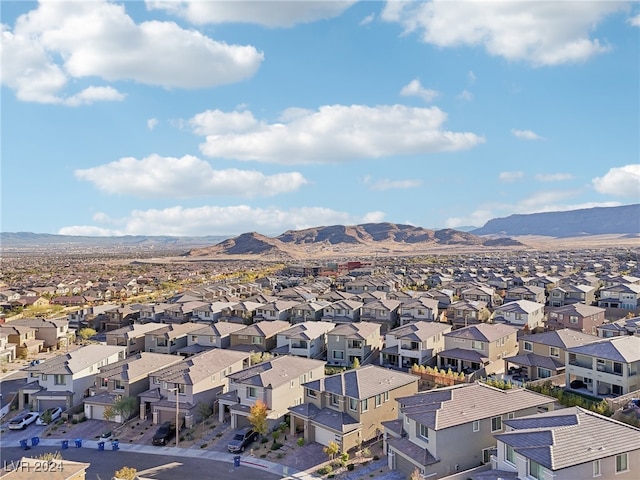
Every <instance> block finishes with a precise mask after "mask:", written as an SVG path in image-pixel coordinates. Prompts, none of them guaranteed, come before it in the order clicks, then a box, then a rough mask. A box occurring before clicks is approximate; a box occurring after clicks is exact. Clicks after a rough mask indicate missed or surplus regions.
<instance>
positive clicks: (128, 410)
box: [113, 397, 138, 423]
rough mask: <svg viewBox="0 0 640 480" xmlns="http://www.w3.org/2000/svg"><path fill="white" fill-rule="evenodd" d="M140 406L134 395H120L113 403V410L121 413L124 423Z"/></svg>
mask: <svg viewBox="0 0 640 480" xmlns="http://www.w3.org/2000/svg"><path fill="white" fill-rule="evenodd" d="M137 408H138V401H137V400H136V399H135V398H134V397H120V398H119V399H118V400H116V401H115V403H114V404H113V411H114V412H115V414H116V415H120V416H121V418H122V423H124V422H126V421H127V420H128V419H129V418H130V417H131V415H132V414H133V413H134V412H135V411H136V409H137Z"/></svg>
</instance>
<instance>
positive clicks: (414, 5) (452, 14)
mask: <svg viewBox="0 0 640 480" xmlns="http://www.w3.org/2000/svg"><path fill="white" fill-rule="evenodd" d="M627 8H628V7H627V6H625V5H624V4H623V3H619V2H573V1H558V2H520V1H498V2H487V1H483V0H475V1H471V0H469V1H465V2H451V1H444V0H434V1H430V2H407V1H389V2H387V3H386V4H385V7H384V9H383V11H382V14H381V17H382V19H383V20H386V21H389V22H395V23H399V24H400V25H401V26H402V28H403V29H404V33H405V34H407V33H412V32H416V33H418V34H419V35H420V36H421V39H422V41H424V42H426V43H430V44H432V45H436V46H439V47H460V46H472V47H475V46H481V47H483V48H484V49H485V50H486V51H487V52H488V53H489V54H490V55H495V56H500V57H504V58H506V59H508V60H521V61H526V62H528V63H530V64H532V65H535V66H541V65H558V64H563V63H570V62H578V61H584V60H587V59H589V58H590V57H592V56H593V55H596V54H599V53H602V52H606V51H607V50H608V49H609V47H608V46H607V45H606V44H603V43H601V41H600V40H599V39H597V38H591V34H592V32H593V30H594V26H595V25H597V24H598V22H600V21H602V20H603V19H604V18H605V17H606V16H607V15H609V14H611V13H613V12H616V11H619V10H623V9H627Z"/></svg>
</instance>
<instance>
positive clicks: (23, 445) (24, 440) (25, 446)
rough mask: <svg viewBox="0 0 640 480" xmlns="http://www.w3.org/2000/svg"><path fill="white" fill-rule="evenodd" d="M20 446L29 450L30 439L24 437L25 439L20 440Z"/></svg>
mask: <svg viewBox="0 0 640 480" xmlns="http://www.w3.org/2000/svg"><path fill="white" fill-rule="evenodd" d="M20 446H21V447H22V448H23V449H25V450H29V449H30V448H31V447H30V446H29V442H28V440H27V439H26V438H25V439H23V440H20Z"/></svg>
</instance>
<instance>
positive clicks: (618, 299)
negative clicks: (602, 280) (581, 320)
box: [598, 283, 640, 310]
mask: <svg viewBox="0 0 640 480" xmlns="http://www.w3.org/2000/svg"><path fill="white" fill-rule="evenodd" d="M639 305H640V285H638V284H635V283H629V284H622V285H616V286H614V287H603V288H602V290H600V300H598V306H599V307H604V308H622V309H623V310H635V309H636V308H638V306H639Z"/></svg>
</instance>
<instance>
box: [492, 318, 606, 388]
mask: <svg viewBox="0 0 640 480" xmlns="http://www.w3.org/2000/svg"><path fill="white" fill-rule="evenodd" d="M599 340H601V339H600V338H598V337H596V336H594V335H589V334H588V333H582V332H578V331H576V330H570V329H568V328H563V329H562V330H550V331H548V332H543V333H536V334H530V335H524V336H522V337H520V339H519V340H518V344H519V348H518V354H517V355H514V356H511V357H505V358H504V371H505V373H512V374H513V373H515V371H516V370H517V371H518V376H519V377H521V379H523V380H537V379H539V378H549V377H553V376H555V375H560V374H562V373H564V369H565V364H564V362H565V351H566V350H567V348H573V347H577V346H580V345H586V344H588V343H593V342H597V341H599Z"/></svg>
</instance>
